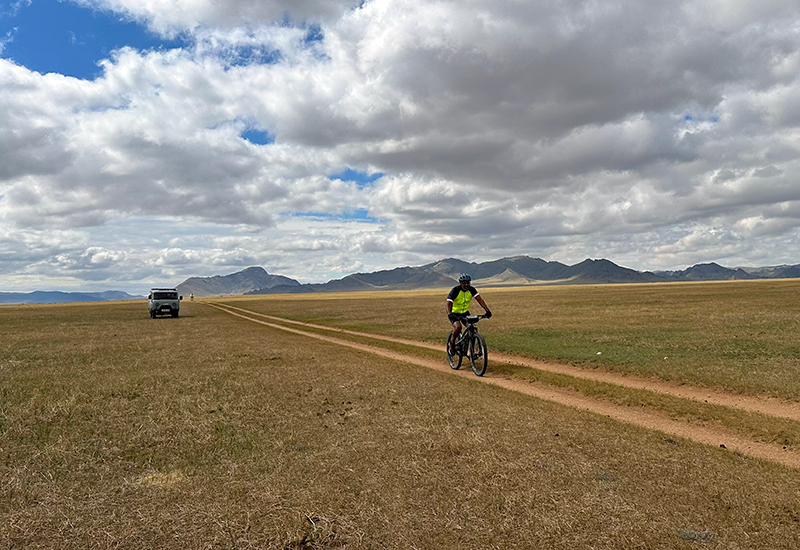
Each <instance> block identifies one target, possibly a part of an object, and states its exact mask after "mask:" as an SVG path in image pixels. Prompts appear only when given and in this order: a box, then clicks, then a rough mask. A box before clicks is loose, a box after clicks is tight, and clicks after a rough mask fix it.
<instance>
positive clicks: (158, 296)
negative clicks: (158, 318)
mask: <svg viewBox="0 0 800 550" xmlns="http://www.w3.org/2000/svg"><path fill="white" fill-rule="evenodd" d="M177 299H178V293H177V292H153V300H177Z"/></svg>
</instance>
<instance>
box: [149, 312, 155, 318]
mask: <svg viewBox="0 0 800 550" xmlns="http://www.w3.org/2000/svg"><path fill="white" fill-rule="evenodd" d="M150 318H151V319H155V318H156V312H155V311H151V312H150Z"/></svg>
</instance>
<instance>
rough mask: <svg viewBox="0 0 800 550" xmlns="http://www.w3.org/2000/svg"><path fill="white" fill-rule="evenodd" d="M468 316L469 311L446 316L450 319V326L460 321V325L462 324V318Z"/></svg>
mask: <svg viewBox="0 0 800 550" xmlns="http://www.w3.org/2000/svg"><path fill="white" fill-rule="evenodd" d="M467 315H469V311H467V312H465V313H450V314H448V315H447V318H448V319H450V324H453V323H455V322H456V321H461V324H462V325H463V324H464V318H465V317H466V316H467Z"/></svg>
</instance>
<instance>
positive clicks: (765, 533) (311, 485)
mask: <svg viewBox="0 0 800 550" xmlns="http://www.w3.org/2000/svg"><path fill="white" fill-rule="evenodd" d="M625 288H630V287H625ZM721 288H725V287H724V286H723V287H721ZM563 292H565V293H566V294H564V295H559V293H558V292H555V293H552V294H549V293H540V292H535V291H527V290H526V291H524V292H512V291H506V290H503V291H495V290H494V289H487V290H486V291H485V292H484V296H485V297H486V299H487V301H488V302H489V305H490V306H491V307H492V308H493V310H494V311H495V312H496V314H497V317H495V318H493V319H492V320H490V321H489V322H488V323H487V324H486V330H485V332H486V333H487V336H489V338H490V345H495V346H500V344H499V343H498V340H497V339H498V337H499V335H502V334H508V335H511V336H509V339H508V343H507V344H504V345H505V346H506V347H507V348H508V350H509V351H518V352H520V353H523V352H526V349H527V348H526V349H520V348H519V347H516V346H521V345H523V344H514V342H515V340H514V338H520V340H519V341H520V342H525V341H527V340H529V339H530V336H528V337H524V336H514V335H515V334H517V335H519V334H525V331H526V330H531V329H536V328H537V327H540V328H541V327H545V326H553V325H554V326H555V327H556V328H554V329H553V330H564V331H568V330H569V321H568V320H567V318H566V317H564V315H566V311H567V310H568V307H566V306H567V304H568V300H566V298H567V297H569V296H573V294H571V293H580V292H581V289H577V288H576V289H565V290H564V291H563ZM583 292H591V293H592V295H595V294H594V289H587V288H584V290H583ZM602 292H607V290H606V289H605V288H603V289H602ZM613 292H617V291H612V292H611V294H613ZM637 292H638V290H637ZM439 294H440V293H428V294H426V293H416V294H408V295H401V294H393V295H391V296H390V295H386V296H384V295H372V296H356V295H348V296H346V297H334V296H326V297H324V298H322V299H320V298H317V299H312V298H306V297H303V298H296V297H295V298H291V297H267V298H262V299H258V300H252V299H251V300H241V301H247V307H248V308H249V309H253V310H256V309H260V310H263V312H264V313H270V314H274V315H280V316H286V317H293V318H295V319H299V320H304V321H314V322H324V323H325V324H330V325H339V326H345V327H347V328H354V329H357V330H367V331H373V332H376V333H382V334H392V335H396V336H403V337H408V338H415V337H419V338H426V339H429V340H431V341H439V340H441V339H442V337H443V334H445V333H446V330H447V325H446V321H443V311H444V306H443V303H440V302H441V301H442V300H441V299H440V298H441V296H439ZM527 296H530V298H527ZM575 296H577V295H575ZM627 296H628V297H630V294H628V295H627ZM520 297H522V299H525V300H528V301H526V302H522V304H524V308H523V307H521V306H520V304H521V302H520V301H519V300H520ZM784 298H785V297H784ZM629 301H630V300H627V299H626V298H625V297H624V296H622V297H619V296H618V297H617V305H616V308H617V310H618V311H623V310H624V308H625V304H626V303H628V302H629ZM723 301H725V300H723ZM778 302H780V300H778ZM665 303H668V300H666V301H665ZM432 304H433V305H432ZM242 305H243V304H242ZM434 305H435V307H434ZM556 305H560V306H561V317H559V316H558V315H555V314H553V315H551V314H548V313H547V312H548V309H549V308H551V307H554V306H556ZM790 305H791V303H789V304H788V306H787V302H785V301H784V302H783V305H781V306H780V308H776V309H783V310H786V309H787V307H789V306H790ZM629 307H630V306H629ZM664 307H666V306H664ZM671 307H674V306H671ZM525 308H527V309H525ZM579 309H580V308H578V307H573V311H575V312H577V311H579ZM612 309H613V308H612ZM521 311H524V312H526V315H522V316H520V315H519V312H521ZM554 311H555V310H554ZM510 312H515V313H514V315H512V314H511V313H510ZM527 313H529V314H531V315H527ZM773 313H774V314H775V315H780V314H779V312H777V311H772V312H771V313H770V315H771V314H773ZM548 315H549V317H548ZM786 315H788V314H786ZM627 316H628V318H630V319H633V318H635V317H636V314H635V312H634V311H630V312H628V313H627ZM623 318H625V315H621V316H620V317H619V319H623ZM578 320H579V319H574V320H573V321H572V322H576V323H577V321H578ZM548 321H552V323H550V325H548ZM601 324H602V323H598V326H599V325H601ZM620 326H622V327H623V328H624V327H625V323H619V324H617V325H616V327H617V328H619V327H620ZM628 328H629V329H632V328H633V327H628ZM742 330H743V331H745V332H747V330H749V329H746V328H745V329H742ZM576 331H578V332H582V331H586V333H587V334H589V336H584V338H587V339H588V340H589V341H590V343H592V342H591V339H592V338H596V337H597V336H596V333H594V332H592V330H590V329H587V328H580V327H578V328H576ZM634 332H635V331H634ZM0 333H2V334H3V339H2V341H1V342H0V398H1V399H0V547H3V548H16V547H24V548H30V547H43V548H77V547H82V548H280V549H286V548H290V549H293V548H445V547H457V548H565V549H566V548H570V549H572V548H665V549H666V548H670V549H672V548H697V547H702V548H764V549H766V548H770V549H772V548H797V547H798V546H800V529H798V525H800V524H799V523H798V521H799V517H800V477H799V476H797V472H796V471H794V470H790V469H787V468H785V467H782V466H779V465H776V464H773V463H768V462H764V461H759V460H755V459H749V458H746V457H743V456H741V455H737V454H734V453H730V452H725V451H722V450H720V449H715V448H711V447H707V446H703V445H698V444H694V443H691V442H688V441H685V440H680V439H672V438H669V437H667V436H664V435H663V434H659V433H655V432H649V431H647V430H642V429H637V428H632V427H629V426H626V425H621V424H619V423H617V422H614V421H612V420H610V419H607V418H603V417H598V416H596V415H593V414H589V413H586V412H582V411H578V410H573V409H569V408H566V407H562V406H558V405H555V404H551V403H546V402H542V401H540V400H537V399H534V398H530V397H526V396H523V395H518V394H515V393H513V392H509V391H506V390H502V389H499V388H494V387H489V386H486V385H483V384H479V383H476V382H473V381H472V380H469V379H467V380H464V379H460V378H455V377H451V376H446V375H443V374H441V373H437V372H434V371H429V370H427V369H423V368H418V367H414V366H412V365H409V364H406V363H402V362H398V361H392V360H386V359H382V358H378V357H375V356H372V355H370V354H365V353H362V352H358V351H355V350H351V349H347V348H343V347H341V346H336V345H334V344H328V343H324V342H319V341H316V340H312V339H310V338H307V337H304V336H301V335H294V334H287V333H285V332H282V331H278V330H274V329H270V328H268V327H264V326H262V325H258V324H255V323H252V322H248V321H245V320H242V319H238V318H235V317H232V316H229V315H227V314H225V313H223V312H220V311H218V310H216V309H213V308H211V307H208V306H205V305H203V304H202V303H198V302H194V303H187V302H185V303H184V308H183V312H182V316H181V317H180V318H179V319H169V318H165V319H157V320H151V319H150V318H149V317H148V316H147V312H146V306H145V305H144V304H143V303H141V302H134V303H107V304H77V305H57V306H26V307H0ZM711 333H712V334H713V331H712V332H711ZM778 339H779V340H780V337H779V338H778ZM526 345H530V344H526ZM630 345H631V346H635V345H636V342H634V343H631V344H630ZM589 349H592V348H591V347H589ZM606 349H610V348H606ZM770 349H771V348H770ZM527 352H528V353H532V354H534V355H536V353H533V352H530V351H527ZM659 353H661V352H659ZM605 355H606V353H605V352H604V354H603V356H605ZM612 355H613V354H612ZM542 356H546V355H542ZM601 357H602V356H601ZM596 361H597V359H596V358H594V357H587V358H585V361H584V360H583V359H580V360H576V361H575V362H577V363H579V364H584V365H587V366H595V363H596ZM662 361H663V357H662ZM654 364H659V363H658V362H655V361H654ZM609 365H610V366H611V367H612V368H620V369H623V368H628V367H627V363H625V362H624V361H620V362H618V363H613V362H604V364H603V366H605V367H609ZM776 372H777V373H780V372H781V371H780V370H776ZM779 376H785V375H783V374H779ZM728 377H729V378H731V379H733V380H735V379H736V376H735V375H728ZM720 385H724V384H720ZM758 391H762V390H760V389H759V390H758ZM776 393H780V392H776Z"/></svg>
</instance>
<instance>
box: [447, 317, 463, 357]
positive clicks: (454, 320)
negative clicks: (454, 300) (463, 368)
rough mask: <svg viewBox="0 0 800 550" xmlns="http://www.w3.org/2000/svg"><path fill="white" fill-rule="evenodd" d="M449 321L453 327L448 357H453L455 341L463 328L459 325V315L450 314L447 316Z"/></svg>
mask: <svg viewBox="0 0 800 550" xmlns="http://www.w3.org/2000/svg"><path fill="white" fill-rule="evenodd" d="M447 318H448V319H449V320H450V323H452V325H453V337H452V338H451V339H450V352H451V353H450V355H455V347H456V340H457V339H458V337H459V336H460V335H461V330H462V329H463V326H462V325H461V318H460V316H459V315H457V314H455V313H451V314H450V315H448V316H447Z"/></svg>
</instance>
